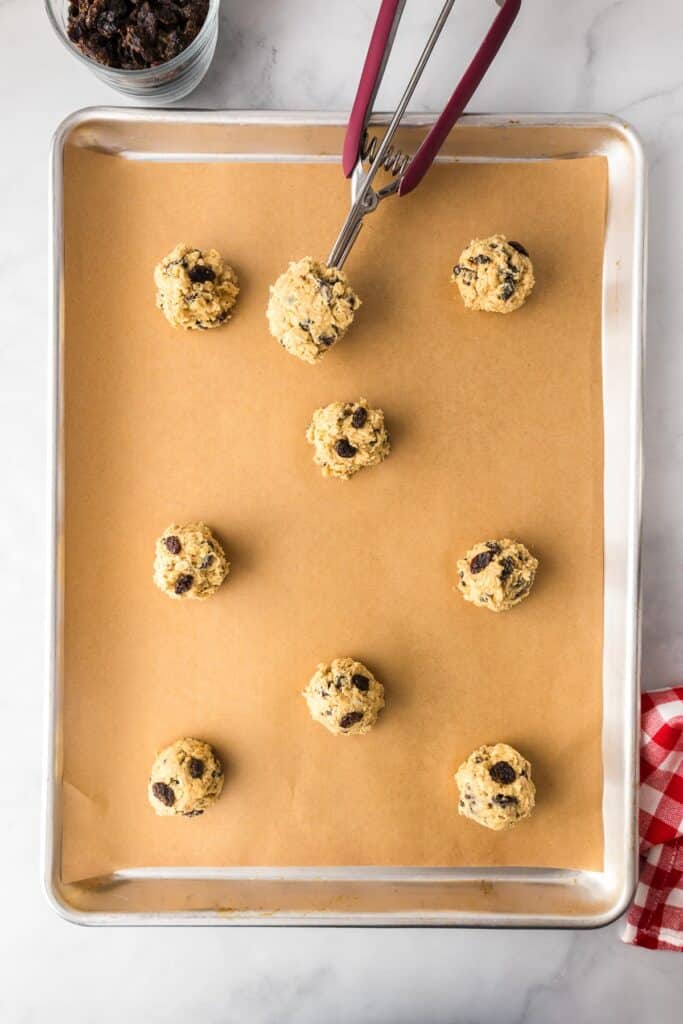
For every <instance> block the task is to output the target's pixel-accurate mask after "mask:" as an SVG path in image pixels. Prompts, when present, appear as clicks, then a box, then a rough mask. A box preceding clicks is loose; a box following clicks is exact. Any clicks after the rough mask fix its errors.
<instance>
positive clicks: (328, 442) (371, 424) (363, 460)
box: [306, 398, 391, 480]
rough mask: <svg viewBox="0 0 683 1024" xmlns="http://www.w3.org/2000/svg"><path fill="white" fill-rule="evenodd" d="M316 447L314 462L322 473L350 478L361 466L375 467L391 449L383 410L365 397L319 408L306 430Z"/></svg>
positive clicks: (308, 437)
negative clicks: (371, 405)
mask: <svg viewBox="0 0 683 1024" xmlns="http://www.w3.org/2000/svg"><path fill="white" fill-rule="evenodd" d="M306 440H307V441H309V442H310V443H311V444H312V445H313V447H314V448H315V454H314V455H313V461H314V462H316V463H317V464H318V465H319V466H320V467H321V469H322V473H323V476H336V477H339V478H340V479H341V480H348V478H349V477H350V476H353V474H354V473H357V472H358V470H359V469H364V468H365V467H366V466H376V465H377V463H378V462H382V461H383V460H384V459H386V457H387V455H388V454H389V452H390V451H391V442H390V441H389V435H388V434H387V430H386V427H385V425H384V413H383V412H382V410H381V409H370V407H369V406H368V402H367V399H366V398H359V399H358V401H357V402H332V404H331V405H326V406H325V407H324V408H322V409H316V411H315V412H314V413H313V419H312V420H311V423H310V425H309V427H308V430H307V431H306Z"/></svg>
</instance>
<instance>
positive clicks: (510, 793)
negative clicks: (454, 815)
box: [455, 743, 536, 832]
mask: <svg viewBox="0 0 683 1024" xmlns="http://www.w3.org/2000/svg"><path fill="white" fill-rule="evenodd" d="M455 781H456V782H457V784H458V789H459V790H460V802H459V804H458V810H459V812H460V814H463V815H464V816H465V817H466V818H471V819H472V821H476V822H477V824H479V825H484V826H485V828H492V829H494V831H496V832H499V831H501V830H502V829H507V828H512V827H513V826H514V825H516V824H517V822H518V821H523V820H524V818H528V817H529V815H530V814H531V812H532V811H533V809H534V804H535V802H536V787H535V786H534V784H533V782H532V781H531V765H530V764H529V762H528V761H527V760H526V758H524V757H522V755H521V754H520V753H519V752H518V751H517V750H515V749H514V747H509V746H508V745H507V743H495V744H494V745H493V746H484V747H479V748H478V750H475V751H473V752H472V753H471V754H470V756H469V757H468V758H467V760H466V761H465V762H464V763H463V764H461V765H460V767H459V768H458V770H457V772H456V774H455Z"/></svg>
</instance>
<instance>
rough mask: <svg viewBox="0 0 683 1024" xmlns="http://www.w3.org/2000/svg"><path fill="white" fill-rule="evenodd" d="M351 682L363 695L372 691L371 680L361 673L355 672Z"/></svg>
mask: <svg viewBox="0 0 683 1024" xmlns="http://www.w3.org/2000/svg"><path fill="white" fill-rule="evenodd" d="M351 682H352V683H353V685H354V686H355V687H356V689H357V690H360V691H361V692H362V693H366V692H367V691H368V690H369V689H370V680H369V679H368V677H367V676H362V675H361V674H360V672H355V673H354V674H353V675H352V676H351Z"/></svg>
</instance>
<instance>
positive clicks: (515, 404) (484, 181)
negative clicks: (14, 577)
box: [63, 150, 606, 881]
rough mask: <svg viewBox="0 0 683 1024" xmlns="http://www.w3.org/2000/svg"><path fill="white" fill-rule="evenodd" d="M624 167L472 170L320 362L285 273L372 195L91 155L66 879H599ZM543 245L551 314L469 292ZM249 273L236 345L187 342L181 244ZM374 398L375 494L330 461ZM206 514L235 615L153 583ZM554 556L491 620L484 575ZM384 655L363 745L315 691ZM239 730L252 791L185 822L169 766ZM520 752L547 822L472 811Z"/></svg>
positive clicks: (374, 247) (72, 222) (71, 421)
mask: <svg viewBox="0 0 683 1024" xmlns="http://www.w3.org/2000/svg"><path fill="white" fill-rule="evenodd" d="M605 195H606V164H605V162H604V161H603V160H602V159H601V158H595V159H580V160H566V161H552V162H540V163H533V164H525V165H519V164H516V165H512V164H505V165H503V164H501V165H484V164H478V165H454V164H450V165H440V166H438V167H435V168H434V169H433V170H432V171H431V172H430V174H429V176H428V177H427V179H426V180H425V182H424V183H423V184H422V185H421V186H420V188H419V189H418V190H417V191H416V192H415V193H414V194H413V195H411V196H409V197H407V198H405V199H400V200H398V199H394V200H391V201H389V202H387V203H386V204H384V206H383V207H382V208H381V209H380V210H379V211H378V212H377V213H376V214H375V215H373V217H372V218H370V219H369V220H368V222H367V224H366V226H365V227H364V229H363V232H362V234H361V237H360V239H359V241H358V243H357V245H356V247H355V249H354V251H353V254H352V256H351V258H350V260H349V263H348V265H347V270H348V272H349V274H350V277H351V279H352V282H353V283H354V285H355V287H356V289H357V291H358V292H359V294H360V295H361V297H362V298H363V303H364V304H363V306H362V309H361V310H360V312H359V314H358V317H357V323H356V325H354V328H353V331H352V333H351V334H349V336H348V337H347V338H346V339H345V340H344V341H343V342H342V343H340V344H339V345H338V346H337V348H336V349H334V350H333V351H332V352H331V353H330V354H329V355H328V356H327V357H326V359H325V360H324V361H323V363H322V364H321V365H319V366H315V367H311V366H308V365H305V364H303V363H300V362H298V361H297V360H296V359H294V358H292V357H291V356H289V355H287V354H286V353H285V352H284V350H282V349H281V348H280V347H279V346H278V345H277V343H276V342H275V341H274V340H273V339H272V338H271V337H270V336H269V334H268V331H267V327H266V322H265V317H264V308H265V304H266V300H267V291H268V285H269V283H271V282H272V281H273V280H274V279H275V277H276V276H277V275H278V273H280V271H281V270H282V269H283V268H284V267H285V266H286V264H287V262H288V260H289V259H291V258H296V257H299V256H301V255H305V254H312V255H316V256H320V257H322V258H325V256H326V254H327V252H328V250H329V248H330V246H331V243H332V241H333V240H334V238H335V237H336V234H337V231H338V229H339V227H340V225H341V223H342V220H343V217H344V215H345V213H346V209H347V206H348V186H347V184H346V182H345V181H344V179H343V176H342V174H341V171H340V168H339V166H337V165H329V164H328V165H292V164H290V165H285V164H279V165H264V164H219V163H212V164H204V165H202V164H163V163H155V164H153V163H145V162H135V161H127V160H125V159H122V158H118V157H116V156H112V155H106V154H100V153H95V152H90V151H85V150H69V151H68V152H67V159H66V196H65V203H66V208H65V217H66V278H65V305H66V315H65V331H66V335H65V337H66V344H65V348H66V357H65V375H66V376H65V382H66V383H65V386H66V528H65V552H66V625H65V663H64V670H65V694H64V700H65V717H64V819H63V826H64V833H63V874H64V877H65V880H66V881H69V880H75V879H78V878H83V877H88V876H92V875H98V874H102V873H107V872H109V871H111V870H113V869H120V868H124V867H141V866H152V865H343V864H344V865H354V864H355V865H358V864H367V865H529V866H556V867H572V868H588V869H591V868H592V869H599V868H600V867H601V863H602V831H601V813H600V802H601V765H600V728H601V648H602V593H601V588H602V424H601V415H602V414H601V379H600V374H601V367H600V308H601V259H602V244H603V231H604V219H605ZM494 232H503V233H505V234H507V235H508V237H511V238H513V239H518V240H520V241H521V242H523V244H524V245H525V246H526V247H527V248H528V249H529V251H530V253H531V254H532V257H533V261H534V266H535V270H536V277H537V282H538V284H537V288H536V291H535V293H534V295H533V297H532V298H531V300H530V301H529V302H528V304H527V305H526V307H524V308H523V309H522V310H520V311H519V312H516V313H514V314H512V315H510V316H494V315H485V314H476V313H471V312H467V311H466V310H465V309H464V308H463V306H462V304H461V302H460V301H459V299H456V297H455V295H454V292H453V290H452V288H451V286H450V285H449V282H448V278H449V274H450V269H451V265H452V264H453V263H455V262H456V260H457V257H458V255H459V253H460V250H461V248H462V247H463V245H464V244H465V243H467V242H468V241H469V239H470V238H471V237H473V236H485V235H488V234H491V233H494ZM180 240H184V241H188V242H190V243H193V244H195V245H199V246H206V247H208V246H215V247H216V248H218V249H219V250H221V251H222V252H223V253H224V254H225V256H226V257H227V258H228V259H229V261H230V262H231V263H233V265H234V266H235V267H236V269H237V271H238V273H239V276H240V281H241V285H242V293H241V296H240V300H239V307H238V311H237V313H236V315H235V318H234V320H233V321H232V322H231V323H230V324H229V325H227V326H226V327H225V328H224V329H220V330H217V331H211V332H207V333H205V334H204V333H192V334H189V333H188V334H185V333H181V332H179V331H174V330H173V329H172V328H171V327H170V326H168V325H167V323H166V321H165V320H164V319H163V317H162V316H161V314H160V313H159V312H158V311H157V310H156V309H155V308H154V287H153V282H152V270H153V267H154V264H155V263H156V261H157V260H158V259H159V258H160V257H161V256H162V255H164V254H165V253H166V252H168V251H169V250H170V249H171V248H172V247H173V246H174V245H175V244H176V242H178V241H180ZM361 395H362V396H366V397H367V398H368V399H369V400H370V401H371V403H373V404H377V405H379V406H381V407H382V408H383V409H384V410H385V413H386V416H387V420H388V424H389V427H390V430H391V433H392V436H393V441H394V451H393V454H392V455H391V457H390V459H389V460H388V461H387V462H386V463H384V464H383V465H382V466H380V467H378V468H375V469H372V470H368V471H365V472H363V473H361V474H359V475H358V476H357V477H356V478H355V479H354V480H352V481H350V482H348V483H343V482H340V481H334V480H325V479H323V478H322V477H321V475H320V473H319V471H318V470H317V469H316V468H315V467H314V465H313V463H312V461H311V456H312V449H311V448H310V446H309V445H308V444H307V443H306V441H305V440H304V432H305V430H306V426H307V424H308V422H309V419H310V415H311V413H312V412H313V410H314V409H315V408H316V407H317V406H319V405H321V404H325V403H327V402H330V401H333V400H336V399H350V400H352V399H354V398H356V397H359V396H361ZM197 518H202V519H204V520H205V521H207V522H208V523H209V524H210V525H211V526H212V527H213V528H214V529H215V531H216V532H217V534H218V535H219V536H220V537H221V538H222V540H223V541H224V543H225V546H226V548H227V551H228V553H229V556H230V558H231V560H232V563H233V571H232V573H231V575H230V577H229V581H228V582H227V584H226V585H225V586H224V587H223V588H222V589H221V591H220V592H219V593H218V595H217V596H216V597H214V598H212V599H211V600H209V601H208V602H204V603H200V602H197V603H186V602H182V603H180V602H174V601H170V600H169V599H168V598H166V597H165V596H164V595H162V594H161V593H160V592H159V591H157V590H156V588H155V587H154V585H153V584H152V579H151V573H152V558H153V549H154V541H155V538H156V536H157V535H158V534H159V533H160V531H161V530H163V528H164V527H165V526H166V525H167V524H168V523H170V522H173V521H183V520H191V519H197ZM504 535H506V536H510V537H518V538H520V539H522V540H523V541H524V542H525V543H526V544H527V545H528V546H529V547H530V548H531V550H532V551H533V552H534V553H535V554H536V555H537V556H538V557H539V559H540V562H541V565H540V570H539V574H538V579H537V583H536V586H535V587H534V591H533V593H532V595H531V597H530V598H529V600H528V601H526V602H525V603H524V604H523V605H521V606H520V607H518V608H516V609H515V610H513V611H512V612H511V613H509V614H501V615H497V616H496V615H493V614H491V613H489V612H487V611H486V610H483V609H477V608H474V607H472V606H470V605H467V604H466V603H465V602H464V601H463V600H462V598H461V597H460V596H459V595H458V594H457V593H456V592H455V591H454V590H453V587H454V582H455V560H456V558H457V557H459V556H460V555H461V553H462V552H463V551H464V550H465V549H467V548H468V547H469V546H470V545H471V544H473V543H474V542H476V541H478V540H481V539H486V538H488V537H496V536H504ZM346 654H352V655H354V656H355V657H357V658H360V659H362V660H363V661H366V662H367V664H368V665H369V666H370V667H371V668H372V670H373V671H374V672H375V673H376V674H377V676H378V677H379V678H380V679H381V680H382V681H383V682H384V684H385V686H386V697H387V707H386V710H385V712H384V713H383V714H382V716H381V719H380V722H379V724H378V725H377V727H376V728H375V730H373V732H372V733H370V734H369V735H368V736H365V737H334V736H332V735H330V734H328V733H327V732H326V731H325V730H324V729H322V728H320V727H319V726H317V725H315V724H314V723H313V722H312V721H311V720H310V718H309V716H308V713H307V710H306V706H305V703H304V701H303V699H302V698H301V697H300V696H299V691H300V690H301V688H302V686H303V685H304V684H305V683H306V681H307V679H308V678H309V676H310V675H311V674H312V672H313V670H314V668H315V665H316V663H317V662H318V661H321V660H327V659H331V658H333V657H335V656H337V655H346ZM183 735H193V736H199V737H202V738H205V739H207V740H209V741H210V742H212V743H214V744H215V745H216V747H217V748H218V750H219V752H220V754H221V755H222V756H223V758H224V760H225V763H226V766H227V778H226V785H225V789H224V794H223V796H222V797H221V799H220V801H219V803H218V804H217V806H216V807H214V808H213V809H212V810H211V811H210V812H209V813H207V814H205V815H204V816H203V817H201V818H196V819H189V820H187V819H181V820H176V819H170V818H165V819H164V818H157V817H156V816H155V815H154V813H153V812H152V810H151V808H150V807H149V805H148V803H147V797H146V782H147V777H148V772H149V768H150V766H151V763H152V760H153V758H154V756H155V752H156V751H157V750H158V749H160V748H161V747H163V746H164V745H166V744H167V743H169V742H171V741H172V740H174V739H176V738H177V737H179V736H183ZM498 740H504V741H507V742H509V743H512V744H514V745H515V746H517V747H519V748H520V749H521V750H522V751H523V752H524V753H525V754H526V755H527V756H528V757H529V758H530V759H531V761H532V763H533V769H534V775H535V778H536V782H537V786H538V806H537V811H536V814H535V815H534V817H533V819H532V820H531V821H530V822H528V823H525V824H523V825H522V826H520V827H519V828H517V829H516V830H513V831H511V832H510V833H506V834H498V835H496V834H494V833H491V832H488V831H487V830H485V829H483V828H480V827H477V826H475V825H473V824H472V823H471V822H468V821H466V820H465V819H463V818H460V817H459V816H458V814H457V791H456V788H455V784H454V782H453V779H452V775H453V772H454V770H455V769H456V767H457V766H458V764H459V763H460V762H461V761H462V760H463V759H464V758H465V757H466V756H467V754H468V753H469V752H470V750H471V749H472V748H473V747H475V746H477V745H479V744H481V743H485V742H495V741H498Z"/></svg>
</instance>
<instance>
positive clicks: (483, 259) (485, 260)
mask: <svg viewBox="0 0 683 1024" xmlns="http://www.w3.org/2000/svg"><path fill="white" fill-rule="evenodd" d="M490 262H491V257H490V256H485V255H484V253H483V252H480V253H479V255H478V256H470V263H490Z"/></svg>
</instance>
